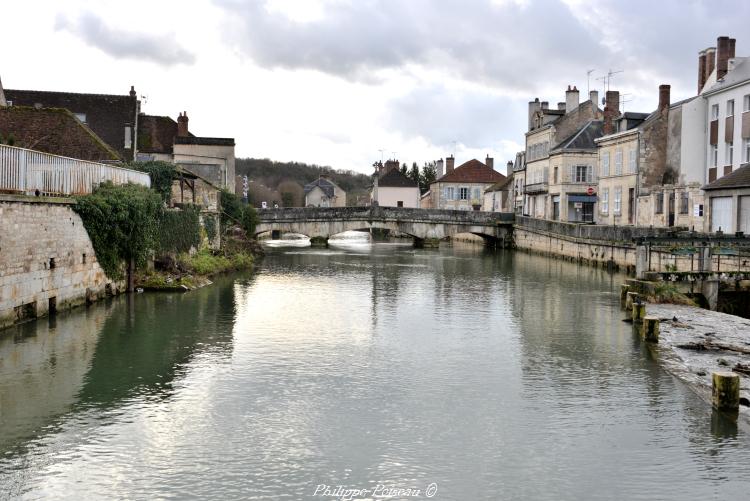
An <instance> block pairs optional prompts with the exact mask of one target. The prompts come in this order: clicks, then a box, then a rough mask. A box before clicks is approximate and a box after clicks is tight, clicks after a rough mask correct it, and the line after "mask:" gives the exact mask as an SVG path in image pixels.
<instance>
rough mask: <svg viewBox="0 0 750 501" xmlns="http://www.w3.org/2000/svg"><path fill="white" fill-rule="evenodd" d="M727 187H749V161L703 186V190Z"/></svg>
mask: <svg viewBox="0 0 750 501" xmlns="http://www.w3.org/2000/svg"><path fill="white" fill-rule="evenodd" d="M727 188H750V163H747V164H744V165H741V166H740V168H739V169H737V170H736V171H733V172H730V173H729V174H727V175H726V176H722V177H720V178H719V179H717V180H716V181H714V182H713V183H710V184H707V185H706V186H704V187H703V189H704V190H723V189H727Z"/></svg>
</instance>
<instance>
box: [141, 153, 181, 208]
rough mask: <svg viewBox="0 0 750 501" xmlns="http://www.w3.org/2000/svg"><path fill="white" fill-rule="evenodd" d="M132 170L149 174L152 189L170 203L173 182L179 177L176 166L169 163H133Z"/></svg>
mask: <svg viewBox="0 0 750 501" xmlns="http://www.w3.org/2000/svg"><path fill="white" fill-rule="evenodd" d="M130 168H131V169H135V170H139V171H141V172H147V173H148V175H149V177H151V189H153V190H155V191H156V192H157V193H159V195H161V198H162V200H164V201H165V202H168V201H169V198H170V197H171V196H172V182H173V181H174V180H175V179H176V177H177V171H176V169H175V166H174V164H171V163H169V162H157V161H154V162H132V163H131V164H130Z"/></svg>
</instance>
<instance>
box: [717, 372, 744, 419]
mask: <svg viewBox="0 0 750 501" xmlns="http://www.w3.org/2000/svg"><path fill="white" fill-rule="evenodd" d="M711 383H712V391H711V396H712V400H713V404H714V407H716V408H717V409H719V410H720V411H737V410H738V409H739V408H740V376H739V375H737V374H735V373H733V372H714V373H712V374H711Z"/></svg>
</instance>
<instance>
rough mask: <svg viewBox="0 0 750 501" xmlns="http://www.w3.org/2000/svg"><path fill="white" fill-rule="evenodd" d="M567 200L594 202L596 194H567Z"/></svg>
mask: <svg viewBox="0 0 750 501" xmlns="http://www.w3.org/2000/svg"><path fill="white" fill-rule="evenodd" d="M568 202H588V203H595V202H596V195H568Z"/></svg>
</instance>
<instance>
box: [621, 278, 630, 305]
mask: <svg viewBox="0 0 750 501" xmlns="http://www.w3.org/2000/svg"><path fill="white" fill-rule="evenodd" d="M629 290H630V287H628V286H627V285H626V284H622V285H621V286H620V308H622V309H623V310H624V309H625V303H626V302H627V300H628V291H629Z"/></svg>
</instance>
